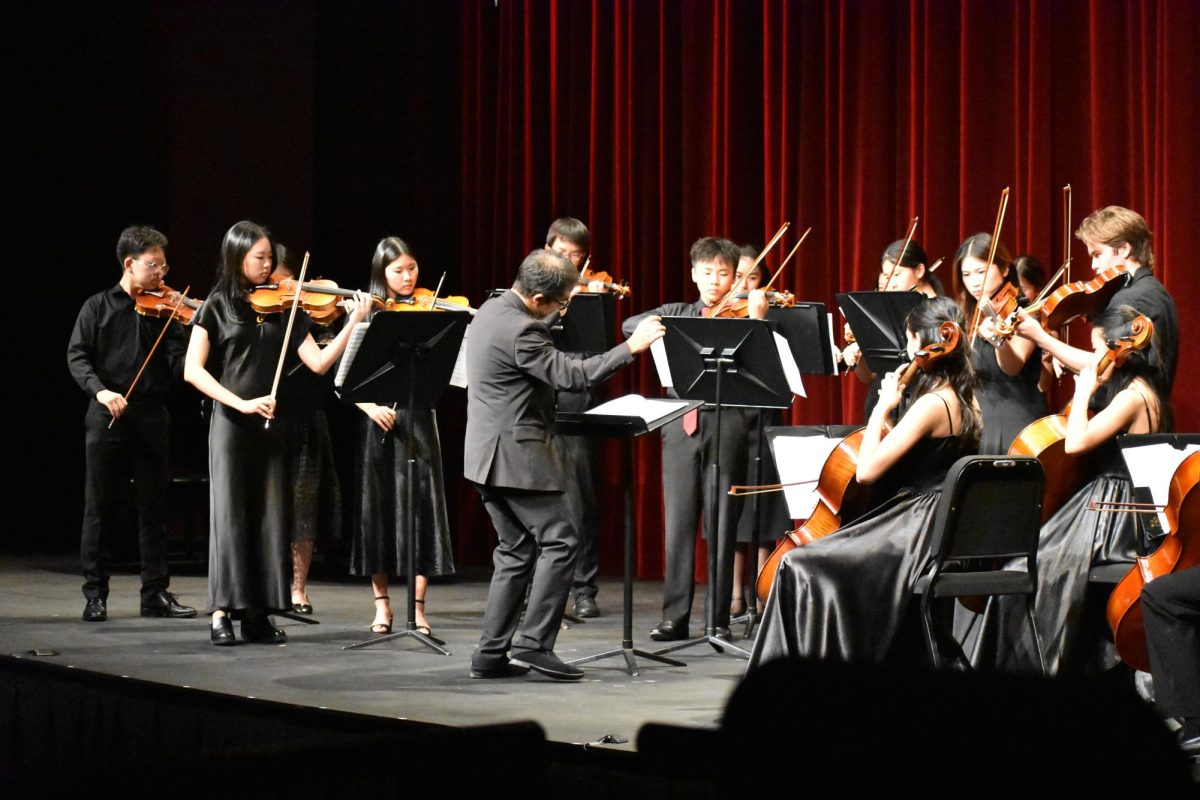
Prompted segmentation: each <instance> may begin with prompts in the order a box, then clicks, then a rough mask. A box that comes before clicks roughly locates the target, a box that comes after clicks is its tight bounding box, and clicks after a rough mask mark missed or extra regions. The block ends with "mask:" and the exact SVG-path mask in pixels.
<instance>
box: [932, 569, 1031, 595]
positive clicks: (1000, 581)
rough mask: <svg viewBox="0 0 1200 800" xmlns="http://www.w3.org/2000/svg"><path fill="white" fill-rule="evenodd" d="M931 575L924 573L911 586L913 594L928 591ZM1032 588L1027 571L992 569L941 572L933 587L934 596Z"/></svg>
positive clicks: (1022, 592)
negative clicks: (986, 570)
mask: <svg viewBox="0 0 1200 800" xmlns="http://www.w3.org/2000/svg"><path fill="white" fill-rule="evenodd" d="M931 579H932V578H931V576H929V575H925V576H923V577H921V578H920V579H918V580H917V583H916V585H915V586H914V587H913V592H914V593H915V594H925V593H926V592H928V591H929V583H930V581H931ZM1033 590H1034V585H1033V579H1032V578H1031V577H1030V576H1029V573H1028V572H1014V571H1012V570H992V571H989V572H963V573H956V572H943V573H942V574H941V575H940V576H939V577H938V582H937V585H935V586H934V587H933V596H934V597H962V596H969V595H986V594H1025V593H1032V592H1033Z"/></svg>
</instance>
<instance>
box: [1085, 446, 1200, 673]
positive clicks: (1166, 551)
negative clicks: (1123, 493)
mask: <svg viewBox="0 0 1200 800" xmlns="http://www.w3.org/2000/svg"><path fill="white" fill-rule="evenodd" d="M1197 483H1200V452H1196V453H1192V454H1191V455H1190V456H1188V457H1187V458H1185V459H1184V460H1183V461H1182V462H1181V463H1180V465H1179V466H1178V467H1176V468H1175V472H1174V474H1172V475H1171V488H1170V491H1169V493H1168V495H1167V505H1166V507H1165V508H1164V509H1163V511H1164V514H1165V515H1166V518H1167V529H1168V530H1167V536H1166V537H1165V538H1163V540H1162V541H1161V542H1160V543H1159V545H1158V548H1157V549H1156V550H1155V551H1154V552H1153V553H1151V554H1150V555H1147V556H1138V558H1137V561H1136V563H1135V564H1134V566H1133V569H1131V570H1129V573H1128V574H1126V575H1125V577H1124V578H1122V579H1121V581H1120V582H1119V583H1118V584H1117V585H1116V588H1114V589H1113V593H1112V594H1111V595H1109V598H1108V608H1107V616H1108V625H1109V627H1110V628H1111V629H1112V633H1113V644H1115V645H1116V647H1117V654H1118V655H1120V656H1121V660H1122V661H1124V662H1125V663H1126V664H1128V665H1129V666H1131V667H1133V668H1134V669H1136V670H1140V671H1142V672H1150V657H1149V654H1148V653H1147V652H1146V628H1145V625H1144V623H1143V620H1142V604H1141V595H1142V587H1144V586H1145V585H1146V584H1147V583H1149V582H1150V581H1152V580H1154V579H1155V578H1161V577H1162V576H1163V575H1169V574H1170V573H1173V572H1182V571H1183V570H1185V569H1188V568H1190V567H1194V566H1196V565H1197V564H1200V492H1195V493H1193V492H1192V489H1194V488H1195V487H1196V484H1197ZM1113 510H1116V511H1122V510H1138V511H1141V509H1130V508H1129V507H1126V508H1124V509H1113ZM1146 510H1147V511H1148V510H1149V508H1147V509H1146ZM1143 513H1144V512H1143Z"/></svg>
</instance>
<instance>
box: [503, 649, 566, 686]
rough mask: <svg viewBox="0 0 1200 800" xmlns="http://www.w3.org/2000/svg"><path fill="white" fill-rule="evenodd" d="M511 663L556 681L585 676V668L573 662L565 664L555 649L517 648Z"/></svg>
mask: <svg viewBox="0 0 1200 800" xmlns="http://www.w3.org/2000/svg"><path fill="white" fill-rule="evenodd" d="M509 663H510V664H511V665H512V666H514V667H526V668H528V669H531V670H533V671H534V672H540V673H541V674H542V675H545V676H546V677H547V678H554V680H556V681H577V680H580V679H581V678H583V670H581V669H580V668H579V667H576V666H573V665H571V664H564V663H563V661H562V659H560V658H559V657H558V656H556V655H554V651H553V650H516V651H513V655H512V660H511V661H510V662H509Z"/></svg>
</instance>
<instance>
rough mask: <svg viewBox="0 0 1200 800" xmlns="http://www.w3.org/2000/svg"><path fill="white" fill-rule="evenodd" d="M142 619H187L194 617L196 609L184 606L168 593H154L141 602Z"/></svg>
mask: <svg viewBox="0 0 1200 800" xmlns="http://www.w3.org/2000/svg"><path fill="white" fill-rule="evenodd" d="M142 616H143V617H171V618H172V619H189V618H191V617H194V616H196V609H194V608H192V607H191V606H185V605H183V604H182V603H180V602H179V600H178V599H176V597H175V595H173V594H171V593H170V592H168V591H161V592H155V593H154V594H152V595H150V598H149V599H147V600H143V601H142Z"/></svg>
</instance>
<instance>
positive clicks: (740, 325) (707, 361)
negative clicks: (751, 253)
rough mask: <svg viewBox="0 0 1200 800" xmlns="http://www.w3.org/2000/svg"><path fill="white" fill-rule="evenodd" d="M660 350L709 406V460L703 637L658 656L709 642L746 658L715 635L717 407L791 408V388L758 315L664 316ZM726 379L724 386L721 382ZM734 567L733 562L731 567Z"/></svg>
mask: <svg viewBox="0 0 1200 800" xmlns="http://www.w3.org/2000/svg"><path fill="white" fill-rule="evenodd" d="M662 322H663V325H664V326H665V327H666V329H667V332H666V335H664V336H663V340H662V341H663V349H664V350H665V352H666V357H667V364H668V366H669V368H670V373H671V383H672V388H673V389H674V390H675V393H676V394H677V395H678V396H679V397H680V398H683V399H686V400H701V401H703V403H704V405H705V406H706V407H711V408H712V409H713V416H714V425H715V430H714V431H713V436H714V439H713V451H712V455H713V458H712V464H711V466H710V467H709V492H708V512H709V513H708V518H709V519H710V520H712V522H713V530H712V531H710V532H709V542H708V544H709V547H708V559H707V561H708V564H707V566H708V591H707V592H706V594H705V620H704V635H703V636H701V637H699V638H696V639H689V640H687V641H684V642H679V643H677V644H673V645H670V646H669V647H664V648H663V649H661V650H658V651H656V655H662V654H664V653H672V652H675V651H676V650H683V649H686V648H688V647H692V646H694V645H697V644H701V643H707V644H709V645H710V646H712V648H713V649H714V650H716V651H717V652H718V653H723V654H725V655H735V656H741V657H742V658H749V657H750V654H749V653H748V652H746V651H745V650H743V649H742V648H740V647H737V646H736V645H734V644H731V643H730V642H727V641H725V640H724V639H721V638H718V637H717V635H716V633H717V554H718V553H720V552H722V551H723V540H722V538H721V537H722V536H723V535H724V536H730V535H734V536H735V535H736V533H735V532H732V531H722V530H721V515H720V510H721V509H720V500H719V494H718V493H719V492H720V474H721V411H722V409H723V408H725V407H726V406H740V407H749V408H780V409H782V408H789V407H790V406H791V404H792V391H791V389H790V388H789V386H788V380H787V377H786V375H785V373H784V367H783V362H782V360H781V359H780V355H779V350H778V349H777V347H776V345H775V338H774V335H773V332H772V330H771V326H770V323H767V322H766V321H764V320H757V319H704V318H700V317H663V319H662ZM726 381H728V385H725V383H726ZM729 566H730V568H731V569H732V567H733V565H732V564H730V565H729Z"/></svg>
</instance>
